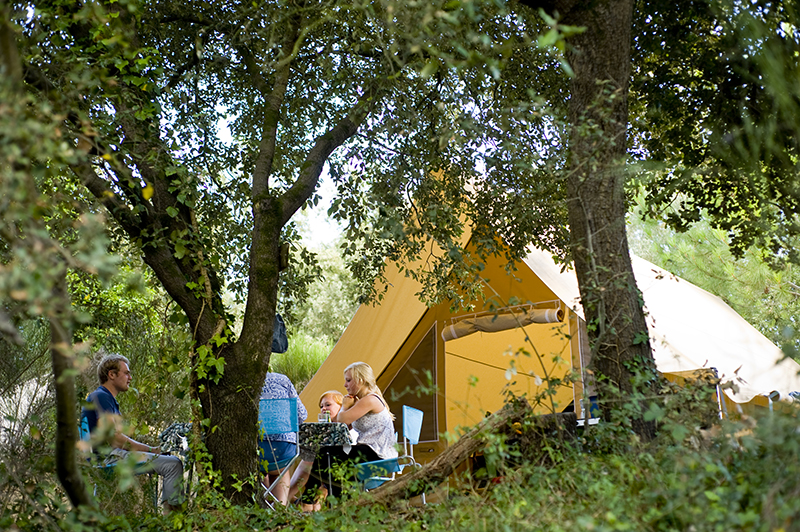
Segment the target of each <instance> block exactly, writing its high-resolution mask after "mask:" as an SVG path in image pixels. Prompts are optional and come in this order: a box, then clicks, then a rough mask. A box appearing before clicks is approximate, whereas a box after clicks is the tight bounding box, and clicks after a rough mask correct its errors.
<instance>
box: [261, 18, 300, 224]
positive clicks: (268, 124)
mask: <svg viewBox="0 0 800 532" xmlns="http://www.w3.org/2000/svg"><path fill="white" fill-rule="evenodd" d="M297 33H298V32H297V28H296V27H292V28H291V29H290V30H289V31H288V32H287V35H286V38H285V39H284V43H283V47H282V54H281V55H282V56H284V57H289V56H290V54H291V52H292V50H293V48H294V42H295V39H297ZM290 73H291V62H290V61H281V63H280V64H279V66H278V68H277V70H276V71H275V83H274V84H273V86H272V90H271V92H270V93H269V96H267V101H266V105H265V106H264V129H263V132H262V136H261V143H260V144H259V146H258V157H257V158H256V165H255V169H254V171H253V191H252V197H253V208H254V211H255V213H254V214H255V216H256V217H257V216H258V215H259V212H258V211H259V203H260V202H262V201H264V200H265V199H266V198H265V197H264V196H265V194H266V193H267V191H268V190H269V176H270V174H271V173H272V161H273V160H274V158H275V142H276V141H277V138H278V123H279V122H280V116H281V105H283V100H284V98H285V97H286V90H287V88H288V86H289V75H290ZM262 81H264V80H262ZM264 83H266V82H265V81H264ZM258 86H259V88H261V85H260V84H259V85H258Z"/></svg>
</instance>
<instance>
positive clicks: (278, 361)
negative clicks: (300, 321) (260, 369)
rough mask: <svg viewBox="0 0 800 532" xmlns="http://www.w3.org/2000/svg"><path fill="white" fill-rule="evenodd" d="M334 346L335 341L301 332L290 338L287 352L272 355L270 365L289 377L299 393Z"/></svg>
mask: <svg viewBox="0 0 800 532" xmlns="http://www.w3.org/2000/svg"><path fill="white" fill-rule="evenodd" d="M333 346H334V344H333V342H329V341H325V340H318V339H315V338H312V337H310V336H309V335H307V334H305V333H302V332H300V333H297V334H294V335H292V336H291V337H290V338H289V350H288V351H287V352H285V353H276V354H273V355H272V358H271V359H270V366H271V367H272V371H274V372H275V373H282V374H284V375H286V376H287V377H289V380H291V381H292V383H293V384H294V387H295V388H296V389H297V393H300V392H301V391H302V390H303V388H305V385H306V384H308V381H310V380H311V377H313V376H314V374H315V373H316V372H317V370H318V369H319V367H320V366H321V365H322V363H323V362H325V359H326V358H328V355H329V354H330V352H331V350H333Z"/></svg>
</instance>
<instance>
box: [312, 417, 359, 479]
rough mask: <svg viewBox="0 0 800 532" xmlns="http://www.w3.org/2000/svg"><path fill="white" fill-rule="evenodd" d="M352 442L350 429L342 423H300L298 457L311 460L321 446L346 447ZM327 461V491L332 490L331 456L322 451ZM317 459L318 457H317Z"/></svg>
mask: <svg viewBox="0 0 800 532" xmlns="http://www.w3.org/2000/svg"><path fill="white" fill-rule="evenodd" d="M352 444H353V440H351V439H350V431H349V430H348V428H347V425H345V424H344V423H332V422H331V423H302V424H301V425H300V458H301V459H302V460H304V461H306V462H311V461H313V460H314V459H315V457H317V453H318V452H319V451H320V448H321V447H347V446H350V445H352ZM322 454H324V455H325V456H326V457H327V462H328V492H329V493H331V492H332V491H333V489H332V485H333V479H332V478H331V474H330V471H331V457H330V454H328V453H322ZM317 459H319V457H317Z"/></svg>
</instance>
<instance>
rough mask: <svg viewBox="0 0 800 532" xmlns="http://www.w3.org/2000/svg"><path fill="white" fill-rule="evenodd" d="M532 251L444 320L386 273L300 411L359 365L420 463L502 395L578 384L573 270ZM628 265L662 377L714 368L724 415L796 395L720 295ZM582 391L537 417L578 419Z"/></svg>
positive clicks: (571, 389)
mask: <svg viewBox="0 0 800 532" xmlns="http://www.w3.org/2000/svg"><path fill="white" fill-rule="evenodd" d="M529 251H530V253H529V254H528V256H527V257H526V258H525V259H524V261H523V262H522V263H521V264H519V265H518V270H517V271H516V272H514V274H513V275H508V274H507V273H506V271H505V269H504V267H503V266H504V264H503V262H502V259H500V258H495V259H491V260H489V261H488V263H487V264H486V268H485V270H484V277H485V279H486V288H485V290H484V294H485V297H486V300H485V301H475V302H474V309H473V310H472V311H470V312H467V311H464V312H458V313H452V312H451V310H450V308H449V305H448V304H447V303H442V304H439V305H435V306H432V307H428V306H426V305H425V304H423V303H421V302H420V301H419V299H418V297H417V296H416V294H417V293H418V292H419V290H420V286H419V284H418V283H416V282H415V281H413V280H411V279H409V278H407V277H405V276H404V275H403V274H402V273H400V272H399V271H398V270H397V269H390V271H388V272H387V281H388V289H387V292H386V296H385V298H384V300H383V301H382V302H381V304H380V305H378V306H361V307H360V308H359V309H358V311H357V312H356V314H355V316H354V317H353V319H352V321H351V322H350V324H349V325H348V327H347V329H346V330H345V332H344V334H343V335H342V337H341V339H340V340H339V342H338V343H337V344H336V346H335V347H334V349H333V351H332V352H331V354H330V356H329V357H328V358H327V360H326V361H325V363H324V364H323V365H322V367H321V368H320V370H319V371H318V372H317V374H316V375H315V376H314V378H313V379H312V380H311V381H310V382H309V384H308V385H307V386H306V387H305V389H304V390H303V392H302V394H301V399H302V400H303V402H304V404H306V406H308V407H311V408H310V410H311V411H312V412H313V411H314V410H313V407H314V406H315V405H316V403H317V399H318V397H319V396H320V394H322V393H323V392H325V391H327V390H330V389H342V382H343V379H342V372H343V370H344V368H345V367H346V366H347V365H348V364H350V363H351V362H355V361H359V360H361V361H365V362H367V363H369V364H370V365H371V366H372V367H373V369H374V370H375V373H376V375H377V376H378V385H379V386H380V387H381V389H382V390H384V394H385V395H386V397H387V400H388V401H389V404H390V406H391V408H392V411H393V412H395V413H396V414H398V416H399V414H400V411H401V409H400V407H401V405H403V404H407V405H410V406H414V407H416V408H419V409H421V410H422V411H423V412H424V414H425V419H424V423H423V430H422V436H421V443H420V445H419V446H418V447H417V449H418V453H419V457H420V459H422V460H425V459H426V457H427V458H431V457H433V456H436V455H437V454H438V453H439V452H441V450H442V449H444V447H445V446H446V442H445V440H444V437H443V436H442V434H443V433H446V432H452V431H457V430H459V427H468V426H471V425H474V424H475V423H476V422H478V421H479V420H480V419H481V418H482V417H483V416H485V415H486V413H488V412H494V411H495V410H497V409H498V408H500V407H501V406H502V404H503V400H504V395H503V394H504V392H505V391H506V390H512V391H513V392H515V393H517V394H522V393H525V394H527V396H528V397H529V398H535V397H537V396H541V394H542V392H543V391H544V390H545V383H544V380H545V379H546V378H548V377H549V378H563V377H564V376H565V375H566V374H567V373H569V372H570V371H571V370H576V371H577V372H579V374H581V375H584V376H585V372H584V371H583V370H584V369H585V368H586V367H587V364H588V360H587V355H588V346H587V345H586V341H585V338H586V335H585V326H584V324H583V313H582V309H581V307H580V303H579V297H578V286H577V280H576V278H575V275H574V272H571V271H563V272H562V271H561V267H560V266H559V265H557V264H555V262H554V261H553V260H552V258H551V256H550V255H549V254H547V253H545V252H542V251H541V250H538V249H530V250H529ZM633 267H634V272H635V275H636V279H637V284H638V285H639V288H640V289H641V290H642V293H643V295H644V300H645V304H646V307H647V311H648V325H649V328H650V335H651V338H652V343H653V348H654V354H655V358H656V363H657V365H658V368H659V369H660V370H661V371H662V372H664V373H673V374H681V373H683V372H686V371H689V370H697V369H701V368H715V369H716V370H717V372H718V374H719V376H720V377H721V379H722V380H723V382H729V381H733V382H735V383H736V385H737V386H736V387H734V388H730V389H725V390H724V394H725V397H724V400H723V401H722V405H723V408H726V406H725V405H726V404H727V408H730V407H735V405H736V404H737V403H746V402H749V401H751V400H754V399H756V400H762V401H766V399H765V398H764V396H766V395H767V394H769V393H770V392H773V391H778V392H779V393H780V394H781V395H782V396H784V397H786V396H788V393H789V392H791V391H795V390H800V377H798V372H799V371H800V365H798V364H797V363H796V362H794V361H792V360H782V359H783V356H782V353H781V351H780V350H779V349H778V348H777V347H776V346H775V345H774V344H772V343H771V342H770V341H769V340H768V339H767V338H765V337H764V336H763V335H762V334H760V333H759V332H758V331H757V330H756V329H755V328H753V327H752V326H751V325H750V324H748V323H747V322H746V321H745V320H744V319H743V318H741V316H739V315H738V314H736V313H735V312H734V311H733V310H732V309H731V308H730V307H729V306H728V305H726V304H725V303H724V302H723V301H722V300H721V299H719V298H718V297H716V296H713V295H712V294H709V293H708V292H706V291H704V290H702V289H700V288H698V287H696V286H694V285H692V284H691V283H689V282H688V281H685V280H682V279H679V278H677V277H675V276H673V275H671V274H670V273H669V272H666V271H664V270H662V269H660V268H658V267H656V266H654V265H653V264H650V263H649V262H647V261H644V260H642V259H639V258H637V257H633ZM497 311H499V314H498V313H497ZM585 393H586V392H585V383H584V382H583V381H582V380H581V381H578V382H576V383H575V384H574V385H573V384H565V385H563V386H559V387H558V388H557V389H556V394H555V395H554V396H552V400H551V399H550V397H549V396H547V397H540V399H541V401H540V404H538V405H537V406H536V409H537V410H538V411H540V412H543V413H544V412H548V411H551V410H553V409H554V410H555V411H562V410H564V409H565V408H566V407H568V406H569V405H571V404H572V405H577V408H575V410H576V411H577V412H579V415H580V413H581V405H582V404H585V401H582V400H583V399H585V397H584V395H585ZM759 397H760V398H761V399H758V398H759ZM721 399H723V397H721ZM399 422H400V420H399V419H398V426H401V425H399Z"/></svg>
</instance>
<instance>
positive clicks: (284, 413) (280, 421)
mask: <svg viewBox="0 0 800 532" xmlns="http://www.w3.org/2000/svg"><path fill="white" fill-rule="evenodd" d="M297 401H298V399H297V397H291V398H288V399H261V400H260V402H259V405H258V432H259V435H260V436H262V437H263V436H269V435H271V434H285V433H287V432H294V433H295V436H296V441H297V443H298V445H296V446H295V448H296V451H295V454H294V456H291V457H289V458H286V459H283V460H275V457H274V456H273V457H271V459H270V457H267V460H266V461H267V462H268V463H269V468H274V469H272V470H273V471H276V470H277V471H278V477H277V478H276V479H275V480H274V481H273V482H272V484H270V485H269V487H267V486H265V485H264V483H263V482H262V484H261V485H262V487H263V488H264V490H265V491H264V501H265V502H266V503H267V505H268V506H269V507H270V508H272V509H273V510H274V509H275V502H280V501H279V500H278V498H277V497H276V496H275V495H274V494H273V493H272V490H273V489H275V486H277V485H278V482H280V480H281V477H283V475H285V474H286V472H287V471H289V470H290V469H291V466H292V465H293V464H294V463H295V462H296V461H297V460H298V459H299V458H300V445H299V442H300V420H299V419H298V414H297ZM269 468H265V469H267V470H269ZM270 498H272V499H273V500H270Z"/></svg>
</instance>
